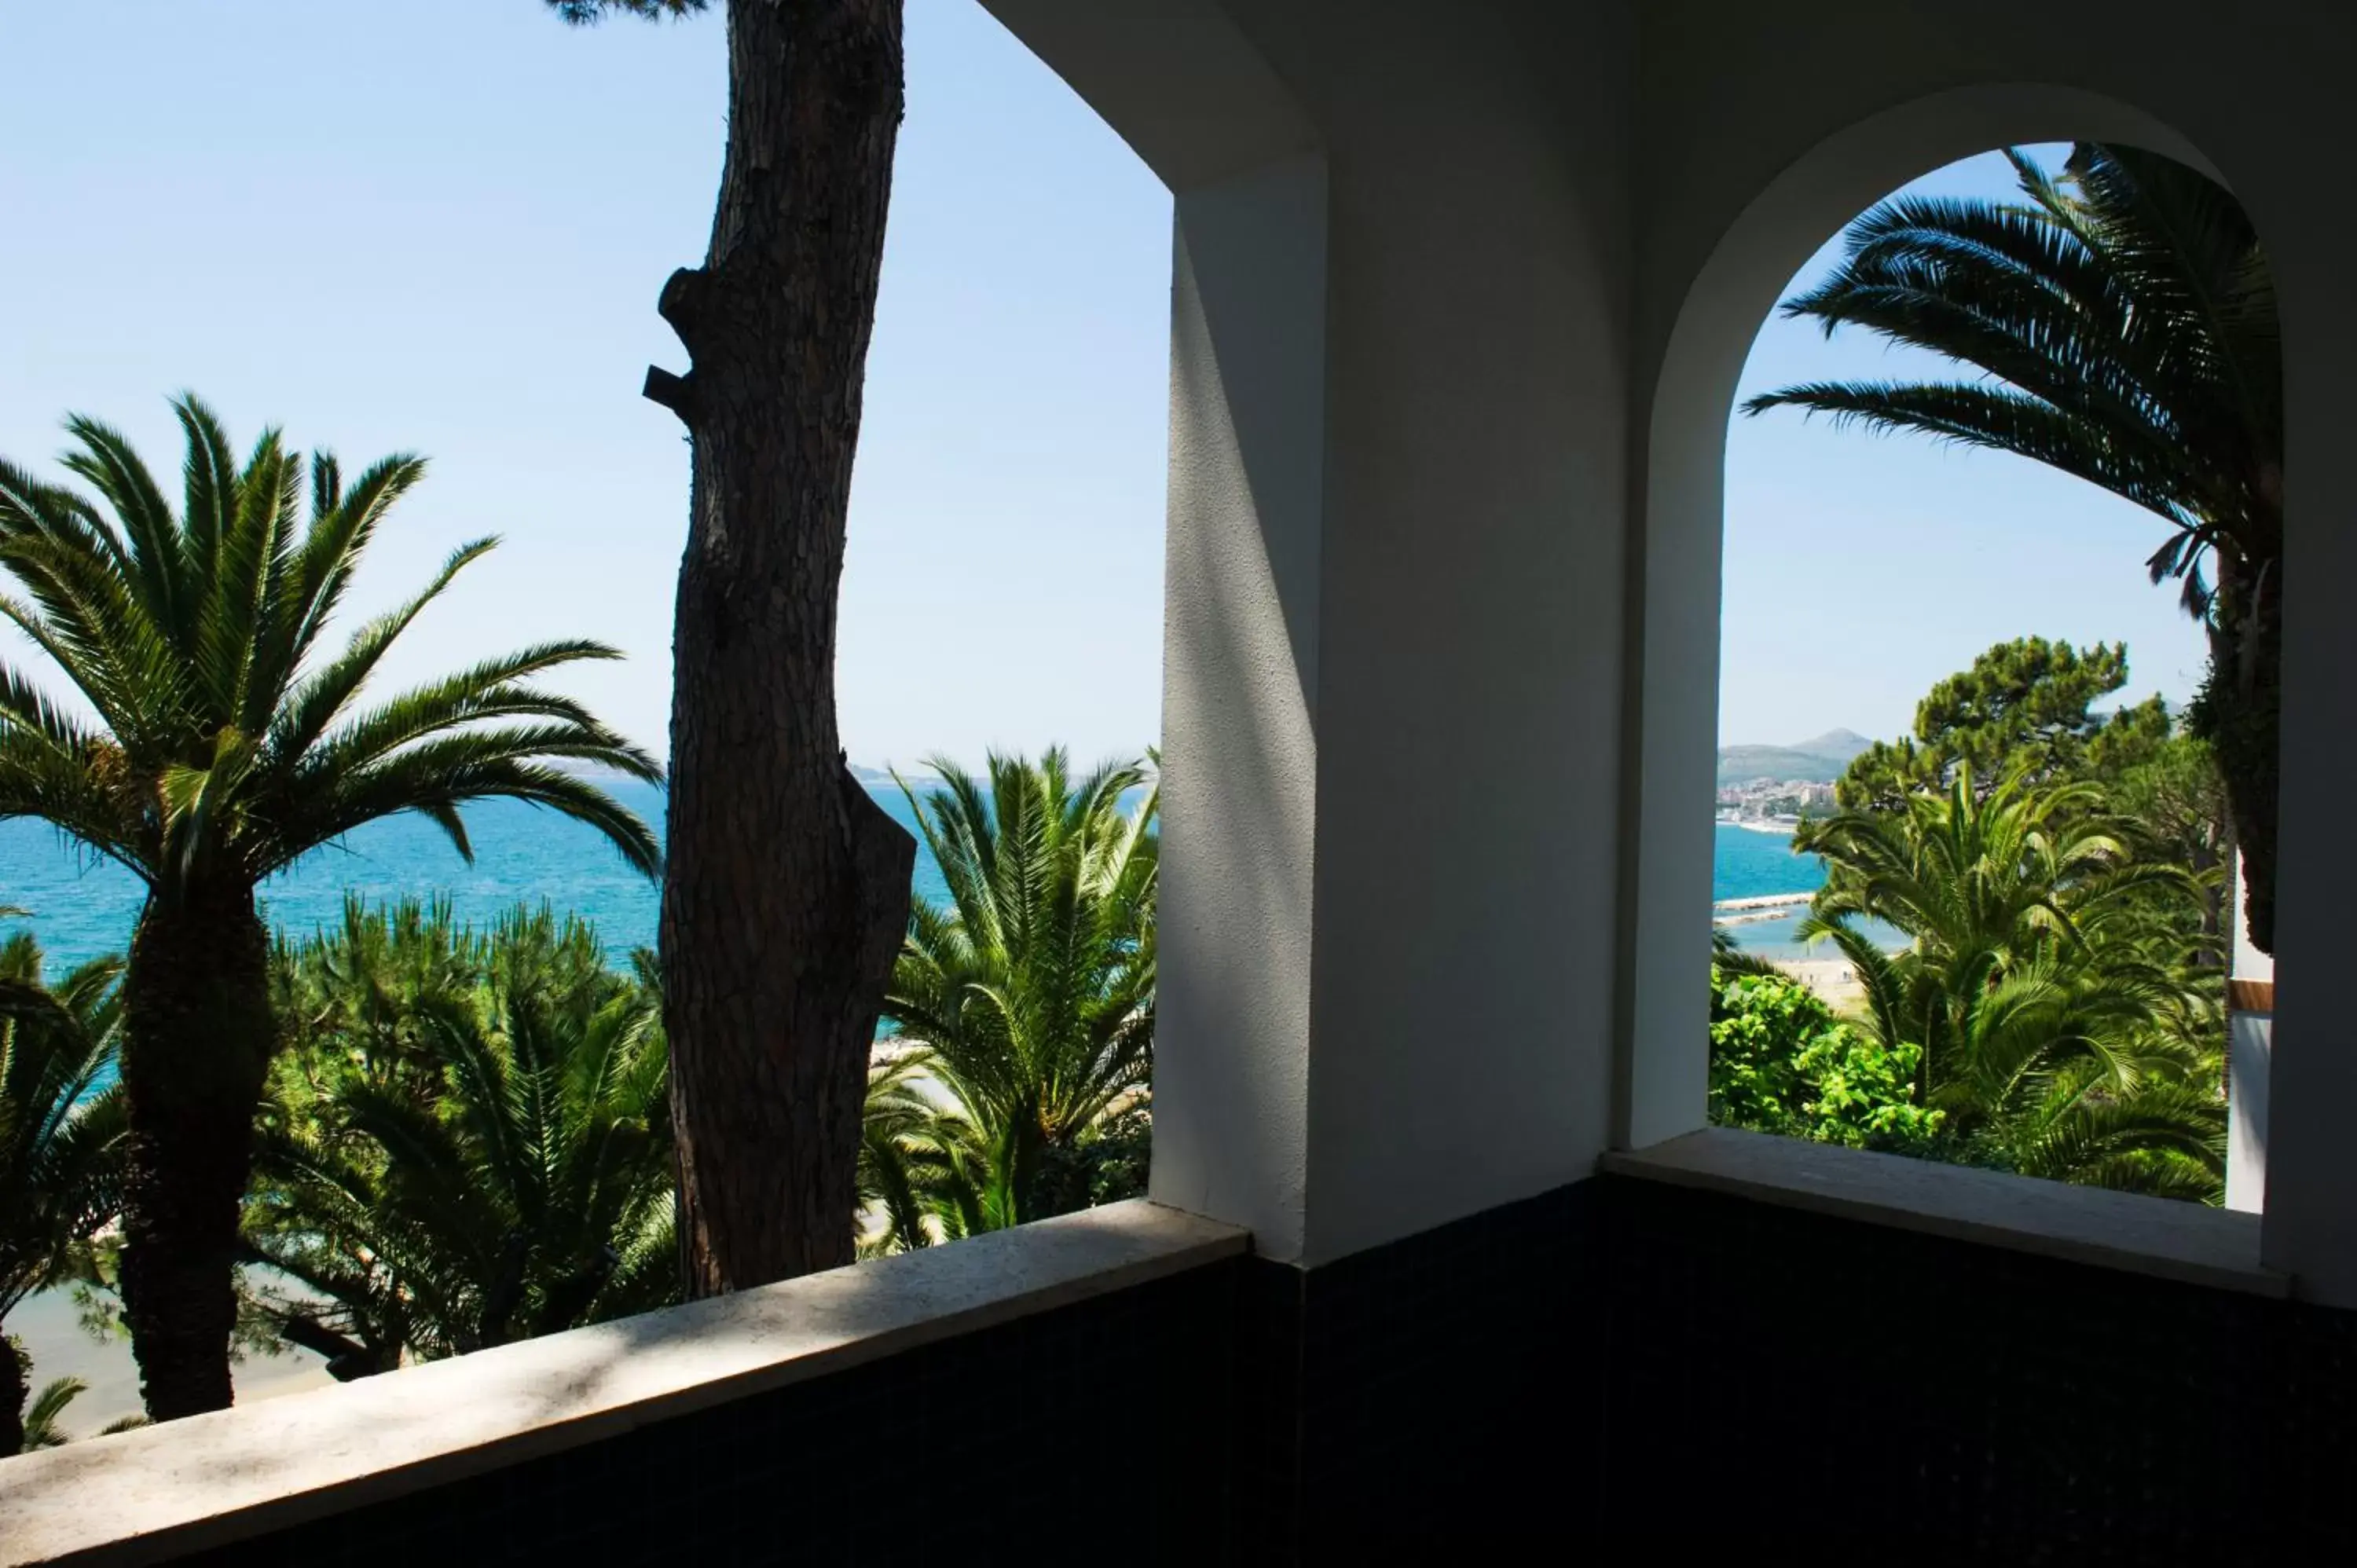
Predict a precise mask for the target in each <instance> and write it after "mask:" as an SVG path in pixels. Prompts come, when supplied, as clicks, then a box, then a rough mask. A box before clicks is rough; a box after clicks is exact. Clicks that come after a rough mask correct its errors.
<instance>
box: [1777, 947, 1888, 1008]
mask: <svg viewBox="0 0 2357 1568" xmlns="http://www.w3.org/2000/svg"><path fill="white" fill-rule="evenodd" d="M1774 963H1775V965H1776V967H1777V968H1778V969H1781V970H1782V971H1783V972H1785V973H1786V974H1789V975H1791V976H1792V978H1793V979H1795V980H1797V981H1799V982H1800V983H1802V984H1803V985H1805V986H1807V987H1808V988H1809V989H1810V990H1812V991H1813V992H1815V993H1817V995H1818V997H1819V998H1820V999H1822V1000H1823V1001H1824V1003H1825V1004H1826V1005H1828V1006H1830V1007H1832V1008H1833V1009H1834V1010H1835V1012H1837V1013H1838V1012H1846V1011H1847V1010H1848V1009H1849V1008H1851V1007H1853V1006H1855V1005H1857V1004H1858V1003H1860V1002H1863V1001H1864V1000H1865V999H1866V987H1865V986H1863V985H1861V984H1859V983H1858V979H1857V970H1856V969H1855V968H1854V967H1853V966H1852V965H1851V963H1850V961H1849V960H1847V959H1846V958H1802V959H1777V960H1774Z"/></svg>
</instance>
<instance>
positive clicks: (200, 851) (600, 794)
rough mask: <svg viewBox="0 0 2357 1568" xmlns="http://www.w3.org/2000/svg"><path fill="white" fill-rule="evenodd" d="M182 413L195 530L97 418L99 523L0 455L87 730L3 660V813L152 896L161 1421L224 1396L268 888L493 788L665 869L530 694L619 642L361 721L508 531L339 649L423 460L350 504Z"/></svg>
mask: <svg viewBox="0 0 2357 1568" xmlns="http://www.w3.org/2000/svg"><path fill="white" fill-rule="evenodd" d="M174 408H175V411H176V412H177V413H178V416H179V422H180V425H181V428H182V430H183V431H184V433H185V434H186V436H187V441H188V458H187V464H186V475H185V481H184V487H183V489H184V499H183V502H182V505H181V508H180V510H179V511H178V513H177V514H175V512H174V510H173V509H172V506H171V504H170V503H169V502H168V501H167V500H166V499H165V497H164V494H163V491H162V489H160V488H159V487H158V485H157V484H156V480H155V478H154V477H153V476H152V475H151V474H150V473H149V471H148V469H147V467H146V466H145V464H144V463H143V462H142V461H141V460H140V458H139V456H138V455H137V454H136V453H135V452H134V451H133V450H132V449H131V447H130V446H129V444H128V443H126V442H125V441H124V438H123V437H122V436H121V435H119V434H117V433H116V432H115V431H113V430H112V429H109V428H108V427H106V426H105V425H103V424H98V423H96V422H94V421H91V420H89V419H85V418H80V417H77V418H74V419H71V420H70V421H68V423H67V429H68V430H69V431H70V433H71V435H72V436H73V438H74V442H75V447H74V449H73V450H72V451H71V452H70V454H69V455H68V456H66V458H65V467H66V468H67V469H68V470H69V471H70V473H72V474H73V475H75V476H77V477H78V478H81V479H82V480H83V481H84V482H86V483H87V484H88V485H90V486H91V489H94V490H96V491H97V493H98V495H99V496H100V497H101V498H102V500H103V502H104V504H105V510H103V511H102V510H101V509H100V507H99V506H97V505H95V504H93V503H92V502H91V500H89V499H86V498H85V497H84V496H82V495H81V494H79V493H77V492H75V491H73V490H70V489H63V488H59V487H57V486H52V485H48V484H45V483H43V482H41V481H40V480H38V479H37V478H34V477H33V476H32V475H31V474H30V473H28V472H27V471H25V470H24V469H21V468H17V467H12V466H9V465H6V464H0V569H5V572H6V574H7V575H9V576H12V577H13V578H15V580H16V583H17V584H18V585H20V586H21V587H22V589H23V591H24V594H25V596H24V597H22V598H18V597H14V596H0V616H5V617H6V618H7V619H9V620H10V621H13V622H14V623H15V624H16V627H17V628H18V629H19V630H21V631H23V632H24V633H25V634H26V635H27V637H29V638H30V639H32V640H33V642H34V643H35V644H36V645H38V647H39V649H40V650H42V652H44V653H45V654H47V655H48V659H49V660H50V661H51V662H52V663H53V664H54V665H55V666H56V667H57V670H58V671H59V673H60V674H62V675H63V676H64V677H65V679H66V681H67V682H69V683H70V685H71V686H72V687H73V688H74V689H75V690H76V691H78V692H79V693H81V696H82V698H83V699H84V700H85V701H86V702H87V703H88V704H89V706H90V707H91V709H92V710H94V711H95V713H96V715H97V723H96V724H95V725H91V724H89V723H86V722H84V721H83V720H81V719H80V718H78V717H76V716H74V714H71V713H70V712H69V711H68V710H67V709H66V708H64V707H63V706H60V705H59V703H55V702H53V701H52V700H50V699H49V698H48V696H47V695H45V694H44V693H41V692H40V691H39V690H38V688H37V687H36V686H35V685H34V684H33V683H32V682H30V681H29V680H27V678H26V677H25V676H24V675H22V674H21V673H19V672H18V671H16V670H13V669H9V668H5V667H0V818H6V817H19V816H33V817H41V818H45V819H47V820H48V822H52V823H53V824H55V825H56V826H57V827H58V828H59V829H60V830H61V831H62V832H66V833H67V834H69V835H70V836H71V837H73V838H74V839H76V840H78V841H79V842H80V843H82V844H83V845H84V846H86V847H87V848H88V849H90V850H91V851H92V852H93V853H95V854H101V855H104V856H106V857H108V858H110V859H113V860H115V861H118V862H120V863H121V864H123V865H125V866H127V867H129V868H130V869H131V870H132V871H133V872H135V873H136V874H137V875H139V876H140V877H141V878H142V880H144V881H145V884H146V886H147V897H146V901H145V905H144V907H143V908H142V910H141V912H140V916H139V921H138V925H137V928H136V929H135V933H134V935H133V937H132V942H131V954H130V961H129V966H128V969H127V971H126V972H125V975H124V1010H125V1019H124V1024H125V1027H124V1043H123V1061H122V1073H123V1084H124V1091H125V1093H126V1094H127V1095H128V1096H129V1117H130V1125H131V1141H130V1165H129V1171H128V1176H127V1178H126V1187H125V1194H124V1239H125V1245H124V1258H123V1287H124V1308H125V1316H126V1317H127V1319H128V1321H129V1324H130V1326H131V1334H132V1347H133V1350H134V1352H135V1355H136V1357H137V1359H138V1362H139V1368H140V1373H141V1378H142V1382H143V1389H144V1392H145V1398H146V1402H147V1409H148V1411H149V1412H150V1413H151V1414H153V1415H154V1416H156V1418H157V1419H158V1420H168V1419H170V1418H172V1417H175V1416H182V1415H188V1414H193V1413H195V1412H199V1411H205V1410H213V1409H218V1408H220V1407H221V1406H223V1405H226V1404H228V1403H229V1402H230V1379H229V1341H230V1334H231V1327H232V1326H233V1324H234V1322H235V1318H236V1310H237V1308H236V1302H235V1297H234V1294H233V1290H232V1285H231V1274H232V1269H233V1264H234V1260H235V1256H236V1249H237V1220H238V1200H239V1198H240V1197H241V1196H242V1194H243V1192H244V1190H245V1184H246V1176H247V1171H248V1168H249V1166H250V1165H251V1159H252V1136H253V1134H252V1128H253V1111H254V1105H255V1102H256V1101H257V1100H258V1099H259V1098H260V1095H261V1091H262V1086H263V1081H264V1076H265V1075H266V1073H267V1070H268V1067H269V1063H270V1059H271V1057H272V1054H273V1052H274V1048H275V1041H276V1028H275V1026H274V1021H273V1019H272V1017H271V1013H270V980H269V957H270V944H269V937H268V933H267V932H266V931H265V930H264V927H263V923H262V920H261V918H260V916H259V914H258V912H257V910H256V908H255V902H254V889H255V887H256V886H257V885H258V884H259V883H261V882H262V881H263V880H264V878H266V877H268V876H270V875H272V874H273V873H274V872H278V871H283V870H285V868H286V867H288V866H290V865H294V864H295V863H296V861H298V860H300V859H301V858H302V857H303V856H304V855H306V854H309V853H310V852H311V851H313V850H315V849H317V848H319V847H320V846H321V845H324V844H327V843H332V842H334V841H335V840H337V839H338V838H339V837H341V836H342V835H343V834H345V833H348V832H350V831H352V830H353V829H354V828H357V827H360V826H361V825H362V824H364V823H366V822H372V821H374V820H376V819H377V818H380V817H384V816H388V815H391V814H393V813H394V812H398V811H416V812H420V813H422V814H423V815H425V817H427V818H429V819H430V820H431V821H433V822H435V823H436V824H437V825H438V826H440V827H441V828H442V830H443V831H444V832H447V834H448V835H449V837H450V840H451V843H453V844H454V845H455V846H456V847H457V850H458V853H459V854H461V855H462V856H464V855H468V854H470V851H469V847H468V840H467V830H466V826H465V824H464V822H463V821H462V820H461V818H460V816H459V811H458V808H459V806H460V805H461V804H462V803H464V802H466V801H468V800H482V799H486V798H489V797H493V796H507V797H511V798H513V799H518V800H530V801H533V802H534V803H536V804H539V805H544V806H548V807H551V808H553V809H554V810H555V811H560V812H562V813H564V814H565V815H567V816H570V817H574V818H576V819H578V820H580V821H582V822H587V823H588V824H590V825H591V826H592V827H594V828H596V829H597V831H599V832H602V833H604V834H605V835H606V836H607V838H608V839H609V840H610V841H611V842H612V843H614V844H615V845H616V847H617V848H618V849H619V851H620V852H621V854H623V855H624V856H625V857H626V858H627V859H628V860H629V861H630V864H632V865H635V866H637V867H639V868H640V869H641V870H643V871H645V872H647V873H648V874H649V875H652V874H653V873H654V871H655V868H656V864H657V860H658V852H657V850H656V847H655V843H654V840H653V838H652V837H651V835H650V834H649V832H648V831H647V828H646V826H645V824H644V823H642V822H640V821H639V820H638V818H636V817H635V816H633V815H632V814H631V813H630V812H629V811H626V810H624V809H623V808H622V807H621V806H620V805H619V804H618V803H617V802H616V801H615V800H613V799H612V797H610V796H608V794H607V793H606V792H605V791H604V790H602V789H598V788H597V786H596V785H594V784H591V783H589V782H587V780H585V779H581V778H579V777H576V775H574V774H572V773H568V772H566V771H564V770H563V768H560V767H559V766H557V765H558V764H560V763H564V762H578V763H594V764H597V765H599V766H602V767H607V768H617V769H619V770H621V771H622V772H624V773H627V774H629V775H630V776H632V777H634V778H638V779H647V780H651V781H652V780H659V779H660V778H661V771H660V769H659V768H657V767H656V765H655V763H654V762H653V760H652V759H651V758H650V757H648V756H647V755H646V754H645V753H644V752H642V751H640V749H639V748H638V747H636V746H632V745H630V743H629V742H628V741H626V740H624V739H623V738H622V737H621V736H618V735H616V734H615V733H614V732H613V731H611V730H609V729H608V728H607V727H606V726H605V725H602V724H600V723H599V722H598V721H597V719H596V718H595V717H594V716H592V715H591V714H590V713H589V712H588V711H587V709H586V708H584V707H582V706H581V705H580V704H579V703H576V702H573V701H571V700H570V699H568V698H565V697H561V696H557V695H554V694H553V693H548V692H545V691H544V690H541V689H540V688H539V687H537V686H535V685H534V684H533V679H534V678H535V677H537V676H540V675H542V674H544V673H545V672H547V671H551V670H554V669H556V668H559V667H560V666H563V665H566V664H570V663H574V662H576V661H577V660H585V659H610V658H614V657H617V655H616V654H615V652H614V650H611V649H609V648H608V647H606V646H604V645H603V644H600V643H596V642H587V641H577V640H575V641H562V642H550V643H543V644H539V645H536V646H533V647H530V648H526V649H523V650H521V651H518V652H515V653H511V654H507V655H504V656H502V657H500V658H497V659H492V660H486V661H484V662H482V663H479V664H477V665H475V666H473V667H472V668H470V669H467V670H463V671H458V672H457V673H456V674H453V675H449V676H447V677H445V678H443V679H441V680H438V681H433V682H427V683H425V684H424V685H421V686H418V687H416V688H414V689H413V690H410V691H408V692H405V693H402V694H400V695H398V696H395V697H393V698H392V699H391V700H389V701H386V702H384V703H380V704H378V705H375V706H373V707H366V708H363V707H361V706H360V702H361V691H362V688H363V686H364V685H365V684H366V683H367V682H368V680H369V677H370V675H371V672H372V671H374V670H375V669H376V667H377V665H378V663H379V661H380V660H382V658H383V657H384V654H385V651H386V650H388V649H389V648H390V647H392V645H393V642H394V640H395V639H398V638H399V637H400V635H401V634H402V632H403V631H404V630H405V629H406V628H408V627H409V626H410V625H411V623H412V622H414V620H415V619H416V618H417V616H418V615H419V613H420V612H421V611H423V610H424V609H425V607H426V606H427V605H428V604H430V603H432V602H433V601H434V599H435V598H436V597H437V596H439V595H440V594H441V593H442V592H443V590H444V589H446V588H447V587H448V586H449V585H450V583H451V580H452V579H453V578H454V577H456V576H457V574H458V573H459V572H460V571H461V570H463V569H464V568H465V567H466V566H467V565H468V564H469V563H471V562H473V561H476V560H479V559H480V558H481V556H482V555H483V554H484V553H486V552H488V551H489V550H490V548H491V547H492V545H493V543H494V542H495V541H492V540H490V539H485V540H480V541H478V542H474V543H472V544H468V545H467V546H465V547H464V548H462V549H460V550H458V551H457V553H454V554H453V555H452V556H451V557H450V558H449V560H448V561H447V563H446V564H444V566H443V568H442V570H441V571H440V572H439V573H437V574H436V575H435V577H434V579H433V580H432V581H431V582H430V583H428V584H427V585H425V589H424V590H423V591H422V592H420V593H419V594H417V595H416V596H414V597H412V598H410V599H408V600H407V601H406V602H404V603H403V604H401V605H399V606H398V607H395V608H394V609H393V610H392V611H390V612H389V613H387V614H385V615H383V616H381V617H379V618H376V619H374V620H372V621H370V622H369V623H367V624H366V625H364V626H362V627H361V628H359V629H358V630H357V631H356V632H355V633H354V634H353V635H352V637H351V638H350V640H349V641H348V642H347V643H346V644H345V646H344V647H343V648H342V649H341V650H339V651H336V652H333V653H331V654H326V655H324V656H322V652H321V641H320V639H321V638H322V636H323V634H324V632H325V628H326V627H327V624H328V621H329V619H330V618H332V617H333V615H334V613H335V611H336V609H337V607H339V605H340V603H341V602H342V600H343V597H344V595H345V591H346V590H347V588H348V587H349V586H350V583H351V580H352V575H353V573H354V571H355V569H356V568H357V566H358V564H359V561H360V557H361V553H362V552H363V551H364V550H365V549H366V548H367V546H368V544H369V542H370V541H371V539H372V538H373V537H374V536H375V533H376V531H377V529H378V527H379V526H380V524H382V521H384V518H385V516H386V514H387V513H388V511H389V510H391V509H392V507H393V503H394V502H395V501H397V500H398V499H400V498H401V497H402V496H403V495H404V494H406V493H407V492H408V491H409V489H411V488H412V487H413V486H414V485H415V484H416V483H417V481H418V479H419V478H420V477H421V476H422V475H423V474H424V472H425V464H424V462H423V460H421V459H419V458H416V457H412V456H395V457H388V458H386V459H384V460H383V461H382V462H379V463H377V464H375V465H373V466H372V467H370V468H369V469H368V470H367V471H366V472H364V473H362V474H361V475H360V476H359V477H358V478H356V479H355V480H354V481H353V482H352V483H351V485H350V487H349V488H347V487H346V485H345V484H344V481H343V475H342V471H341V469H340V468H339V467H338V466H337V464H336V461H335V459H334V458H332V457H330V456H327V455H325V454H317V455H315V456H313V457H312V458H311V459H310V460H309V462H308V463H306V462H305V460H304V458H303V457H302V456H301V455H300V454H298V453H295V452H290V451H288V450H287V449H286V448H285V446H284V445H283V443H282V442H281V440H280V438H279V435H278V433H277V432H275V431H271V432H267V433H265V434H264V435H263V437H262V439H261V440H260V441H259V442H257V443H256V444H255V446H254V447H253V452H252V454H251V455H250V456H248V457H247V459H246V460H245V462H244V464H243V466H242V467H241V466H240V465H239V464H238V462H237V461H236V459H235V457H234V456H233V455H232V453H231V448H230V444H229V439H228V437H227V436H226V435H224V434H223V433H222V430H221V424H220V423H219V422H218V421H217V420H216V419H215V418H214V417H213V415H212V413H211V412H210V410H208V409H207V408H206V407H205V406H204V405H203V404H202V403H199V402H198V401H197V400H196V399H194V398H193V397H184V398H182V399H180V400H178V402H177V403H175V404H174ZM306 489H307V491H308V495H309V517H308V521H307V522H301V523H299V524H298V517H297V513H298V510H300V508H301V503H302V498H303V496H304V493H305V491H306ZM110 513H111V514H112V515H111V516H110V515H109V514H110Z"/></svg>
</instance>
